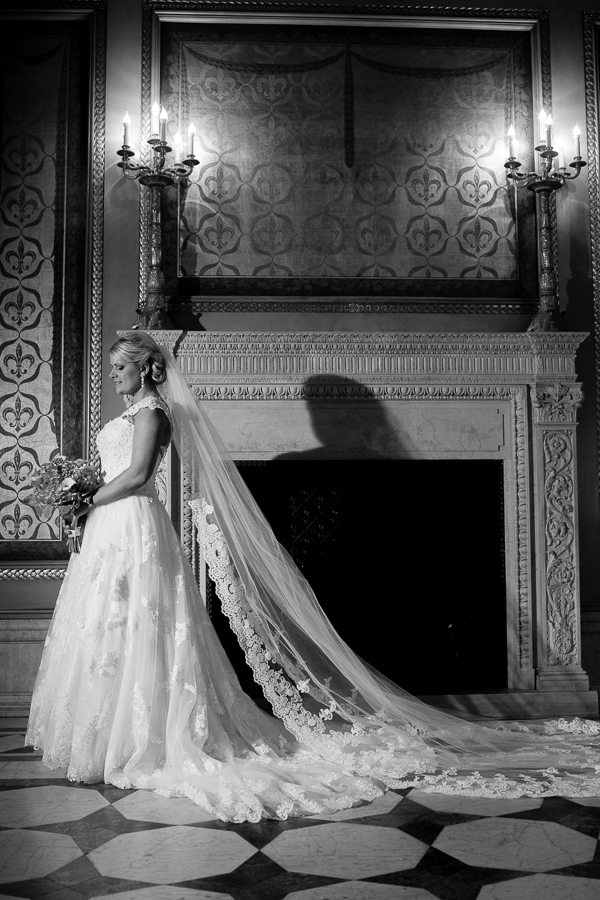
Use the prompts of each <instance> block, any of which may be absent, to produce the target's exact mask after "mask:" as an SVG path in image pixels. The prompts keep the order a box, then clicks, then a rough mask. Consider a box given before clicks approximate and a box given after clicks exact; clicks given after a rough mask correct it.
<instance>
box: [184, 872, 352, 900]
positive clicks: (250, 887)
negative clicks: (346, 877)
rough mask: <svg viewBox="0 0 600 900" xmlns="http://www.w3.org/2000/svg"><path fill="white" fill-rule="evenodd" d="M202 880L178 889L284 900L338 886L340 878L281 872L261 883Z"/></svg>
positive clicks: (221, 878)
mask: <svg viewBox="0 0 600 900" xmlns="http://www.w3.org/2000/svg"><path fill="white" fill-rule="evenodd" d="M226 877H227V876H219V878H211V879H209V878H202V879H196V880H195V881H186V882H181V884H179V885H178V887H186V888H192V889H195V890H203V891H215V892H222V893H226V894H230V895H231V896H232V897H233V900H283V898H284V897H287V895H288V894H291V893H292V892H293V891H306V890H309V889H310V888H315V887H323V888H326V887H328V886H329V885H330V884H338V883H339V878H323V877H321V876H319V875H299V874H296V873H294V872H285V871H283V870H280V872H279V874H276V875H273V877H271V878H267V879H265V880H262V881H259V882H253V883H248V884H228V883H227V882H226V881H224V879H225V878H226Z"/></svg>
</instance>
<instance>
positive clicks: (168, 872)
mask: <svg viewBox="0 0 600 900" xmlns="http://www.w3.org/2000/svg"><path fill="white" fill-rule="evenodd" d="M255 853H256V850H255V848H254V847H252V846H251V845H250V844H249V843H248V842H247V841H245V840H244V839H243V838H242V837H240V836H239V835H238V834H235V833H233V832H229V831H213V830H212V829H209V828H188V827H187V826H185V825H179V826H176V827H167V828H159V829H156V830H152V831H138V832H136V833H133V834H122V835H120V836H119V837H116V838H113V840H111V841H108V842H107V843H106V844H103V845H102V846H101V847H98V849H97V850H92V852H91V853H90V854H89V859H90V860H91V862H92V863H93V864H94V865H95V866H96V868H97V869H98V871H99V872H100V874H101V875H110V876H112V877H113V878H129V879H131V880H137V881H149V882H151V883H152V884H171V883H172V882H177V881H188V880H190V879H191V878H208V877H210V876H213V875H224V874H226V873H227V872H231V871H233V869H236V868H237V867H238V866H240V865H241V864H242V863H243V862H245V861H246V860H247V859H249V858H250V857H251V856H253V855H254V854H255Z"/></svg>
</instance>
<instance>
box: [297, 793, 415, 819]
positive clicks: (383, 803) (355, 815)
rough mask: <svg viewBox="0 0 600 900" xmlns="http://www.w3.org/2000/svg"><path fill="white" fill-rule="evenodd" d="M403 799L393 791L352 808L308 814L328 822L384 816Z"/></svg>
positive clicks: (310, 817)
mask: <svg viewBox="0 0 600 900" xmlns="http://www.w3.org/2000/svg"><path fill="white" fill-rule="evenodd" d="M401 801H402V797H399V796H398V794H392V793H391V791H390V792H388V793H387V794H384V795H383V797H378V798H377V799H376V800H373V801H372V803H365V805H364V806H354V807H352V809H342V810H341V811H340V812H336V813H331V815H329V816H327V815H322V816H308V818H309V819H321V820H322V819H326V820H327V821H328V822H345V821H346V820H347V819H364V818H365V817H367V816H383V815H385V814H386V813H389V812H391V811H392V810H393V809H394V808H395V807H396V806H398V804H399V803H400V802H401Z"/></svg>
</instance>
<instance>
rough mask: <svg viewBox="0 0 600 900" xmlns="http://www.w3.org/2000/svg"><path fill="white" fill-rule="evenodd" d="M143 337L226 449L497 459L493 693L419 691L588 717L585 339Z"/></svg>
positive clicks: (187, 538) (186, 524)
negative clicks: (499, 660) (173, 356)
mask: <svg viewBox="0 0 600 900" xmlns="http://www.w3.org/2000/svg"><path fill="white" fill-rule="evenodd" d="M155 334H156V337H157V338H158V339H159V340H160V341H161V342H162V343H164V344H166V345H169V346H171V347H172V348H175V347H176V348H177V350H176V352H177V357H178V359H179V363H180V366H181V368H182V371H183V373H184V375H185V377H186V380H187V382H188V384H189V385H190V386H191V388H192V389H193V391H194V393H195V394H196V396H197V397H198V399H200V400H202V401H203V402H204V404H205V409H206V410H207V411H208V413H209V415H210V417H211V419H212V420H213V422H214V423H215V425H216V427H217V428H218V430H219V431H220V433H221V435H222V436H223V438H224V440H225V443H226V445H227V447H228V449H229V451H230V452H231V454H232V455H233V457H234V458H235V459H238V460H268V459H272V458H274V457H276V456H279V455H280V454H282V453H286V452H290V451H295V452H299V453H302V452H306V451H312V454H313V455H314V454H315V453H317V454H319V447H321V451H320V453H321V455H322V458H328V457H329V458H334V459H350V458H352V459H357V458H358V459H360V458H364V459H368V458H373V457H377V458H381V457H382V456H387V457H391V458H398V459H432V460H434V459H495V460H498V459H501V460H503V462H504V509H505V547H506V550H505V553H506V605H507V606H506V609H507V629H508V634H507V638H508V690H507V691H503V692H495V693H486V694H460V695H443V696H439V697H436V698H432V697H428V698H427V699H428V700H429V701H430V702H432V701H433V702H436V703H438V704H441V705H445V706H449V707H451V708H455V709H461V710H464V711H468V712H473V713H480V714H483V715H491V716H513V715H514V716H520V717H524V716H542V715H558V714H560V715H593V714H595V713H597V711H598V695H597V693H596V692H593V691H590V690H589V682H588V677H587V675H586V674H585V672H584V671H583V669H582V668H581V660H580V646H581V640H580V608H579V565H578V546H577V545H578V540H577V472H576V445H575V441H576V437H575V434H576V412H577V408H578V407H579V405H580V403H581V401H582V393H581V388H580V385H579V384H578V383H577V381H576V374H575V355H576V353H577V348H578V347H579V345H580V344H581V342H582V341H583V340H584V339H585V337H586V336H587V335H586V334H585V333H562V332H561V333H558V332H556V333H541V334H535V333H532V334H529V333H523V334H521V333H519V334H448V333H446V334H413V333H411V334H400V333H381V334H380V333H375V334H370V333H339V334H338V333H321V332H319V333H281V332H278V333H254V332H237V333H223V332H199V333H198V332H196V333H189V334H187V335H186V334H184V333H182V332H173V331H171V332H158V333H155ZM315 409H316V410H317V411H318V412H320V413H321V415H319V416H318V421H319V423H320V424H319V429H318V436H316V435H315V431H314V427H313V424H312V423H314V421H315V418H314V413H315ZM382 409H383V411H384V421H385V422H386V426H385V428H384V429H383V430H382V428H381V421H382V417H381V410H382ZM311 416H312V418H311ZM370 417H373V418H372V426H373V427H370V421H371V420H370ZM357 422H359V423H361V427H360V428H358V429H357V428H356V427H355V426H356V423H357ZM323 423H325V425H324V424H323ZM327 423H328V424H327ZM365 436H366V437H365ZM177 481H180V484H181V488H180V491H178V492H177V493H178V494H179V496H178V497H177V502H173V501H175V499H176V498H175V497H174V496H171V503H172V506H173V510H176V509H178V510H179V511H180V516H181V522H180V525H181V530H182V537H183V541H184V545H185V547H186V552H187V553H188V556H189V557H190V558H191V560H192V562H193V563H194V564H195V565H196V566H197V569H198V571H199V573H202V572H203V571H204V566H202V565H199V563H198V560H197V559H196V558H195V549H194V548H195V546H196V544H195V541H194V540H193V535H192V524H191V521H190V519H189V516H188V515H187V514H186V513H185V510H186V509H187V504H186V503H185V500H186V497H187V496H188V495H189V485H188V484H187V482H186V479H185V473H184V474H183V478H182V479H181V480H180V479H177ZM175 483H176V482H173V484H175ZM440 514H441V515H445V514H446V513H445V511H443V510H441V511H440ZM447 514H448V515H450V511H448V512H447ZM481 588H482V594H481V596H482V603H485V585H483V584H482V585H481ZM401 599H402V598H399V602H401ZM423 600H424V602H426V598H423ZM399 620H400V621H401V615H400V614H399ZM482 638H483V639H485V636H484V635H483V636H482ZM477 681H478V678H477V673H473V683H474V684H475V685H476V684H477ZM441 683H443V673H441Z"/></svg>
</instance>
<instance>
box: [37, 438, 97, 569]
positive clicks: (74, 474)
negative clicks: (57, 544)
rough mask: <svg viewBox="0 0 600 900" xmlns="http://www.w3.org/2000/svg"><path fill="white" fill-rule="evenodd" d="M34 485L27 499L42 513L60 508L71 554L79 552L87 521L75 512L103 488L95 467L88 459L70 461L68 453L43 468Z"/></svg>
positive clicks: (45, 464) (54, 458)
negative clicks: (80, 518)
mask: <svg viewBox="0 0 600 900" xmlns="http://www.w3.org/2000/svg"><path fill="white" fill-rule="evenodd" d="M31 486H32V487H33V493H32V494H31V495H30V496H29V497H27V498H26V499H27V502H28V503H31V504H32V506H35V508H36V509H37V510H38V512H40V513H41V514H42V515H47V514H48V513H49V512H50V511H51V510H56V511H57V512H58V513H59V514H60V515H61V516H62V517H63V519H64V520H65V523H66V524H67V537H68V540H67V547H68V550H69V553H79V550H80V549H81V538H82V536H83V524H79V520H78V518H77V517H76V516H75V515H74V512H75V510H76V509H77V508H78V507H79V506H80V505H81V504H82V503H86V502H87V501H88V500H89V499H90V497H91V496H92V495H93V494H95V493H96V491H97V490H98V488H99V487H100V479H99V477H98V473H97V472H96V469H95V468H94V466H92V465H91V464H90V463H89V462H86V461H85V460H84V459H76V460H70V459H67V457H66V456H54V457H53V458H52V459H51V460H50V461H49V462H47V463H43V464H42V465H41V466H40V467H39V469H38V470H37V472H36V474H35V477H34V478H33V480H32V482H31ZM69 518H70V520H71V521H70V523H69V522H68V519H69Z"/></svg>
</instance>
